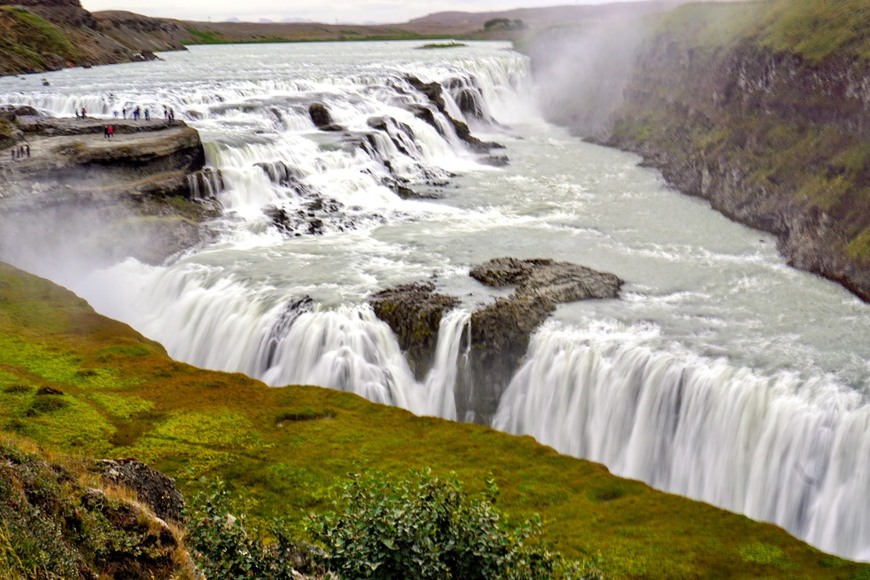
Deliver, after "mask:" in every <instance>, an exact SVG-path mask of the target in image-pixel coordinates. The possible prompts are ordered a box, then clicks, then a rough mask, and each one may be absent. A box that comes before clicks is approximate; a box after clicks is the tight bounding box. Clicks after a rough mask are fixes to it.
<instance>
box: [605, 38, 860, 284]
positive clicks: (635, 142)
mask: <svg viewBox="0 0 870 580" xmlns="http://www.w3.org/2000/svg"><path fill="white" fill-rule="evenodd" d="M868 119H870V66H868V64H867V63H866V62H862V61H859V60H857V59H850V58H845V57H834V58H829V59H826V60H825V61H823V62H819V63H813V62H809V61H806V60H804V59H803V58H801V57H800V56H798V55H794V54H787V53H786V54H782V53H780V54H777V53H775V52H773V51H771V50H769V49H765V48H763V47H758V46H752V45H744V46H739V47H737V48H735V49H732V50H727V51H708V50H702V49H691V48H684V47H681V46H680V45H679V44H677V43H674V42H670V40H669V39H668V37H667V36H660V37H658V38H656V39H655V40H654V41H653V42H651V43H649V44H648V45H646V50H645V52H644V53H643V54H642V55H641V57H640V58H639V60H638V61H637V63H636V67H635V69H634V73H633V76H632V78H631V80H630V82H629V85H628V87H627V89H626V91H625V104H624V105H623V107H622V108H621V109H620V110H619V111H618V112H617V114H616V117H615V119H614V125H613V132H612V133H611V135H610V136H609V137H608V138H607V139H605V142H606V143H607V144H610V145H614V146H617V147H621V148H624V149H629V150H632V151H636V152H638V153H640V154H642V155H643V156H644V158H645V160H646V162H647V163H649V164H651V165H653V166H655V167H658V168H659V169H661V171H662V173H663V174H664V176H665V178H666V179H667V180H668V181H669V182H670V183H672V184H673V185H675V186H676V187H677V188H679V189H680V190H681V191H683V192H685V193H688V194H691V195H697V196H700V197H703V198H705V199H708V200H709V201H710V203H711V205H712V206H713V207H714V208H715V209H717V210H718V211H721V212H722V213H724V214H725V215H727V216H728V217H730V218H732V219H735V220H737V221H740V222H741V223H744V224H747V225H749V226H752V227H756V228H759V229H762V230H766V231H769V232H771V233H773V234H775V235H776V236H777V237H778V238H779V247H780V250H781V251H782V253H783V254H784V255H785V256H786V257H787V259H788V260H789V263H791V264H792V265H794V266H796V267H798V268H801V269H804V270H808V271H810V272H814V273H816V274H820V275H822V276H825V277H827V278H830V279H832V280H836V281H838V282H841V283H842V284H844V285H845V286H847V287H848V288H850V289H851V290H852V291H854V292H855V293H856V294H858V295H859V296H861V297H862V298H863V299H865V300H867V299H870V243H868V242H870V203H868V202H870V164H868V163H870V145H868V143H870V122H868Z"/></svg>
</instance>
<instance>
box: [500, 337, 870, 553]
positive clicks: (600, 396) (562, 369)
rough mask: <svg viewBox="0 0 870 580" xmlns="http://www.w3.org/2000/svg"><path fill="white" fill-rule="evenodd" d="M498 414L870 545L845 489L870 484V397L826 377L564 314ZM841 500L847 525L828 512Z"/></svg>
mask: <svg viewBox="0 0 870 580" xmlns="http://www.w3.org/2000/svg"><path fill="white" fill-rule="evenodd" d="M623 332H624V331H623ZM493 426H494V427H495V428H497V429H501V430H504V431H508V432H511V433H517V434H529V435H532V436H533V437H535V438H536V439H537V440H539V441H541V442H543V443H546V444H548V445H551V446H553V447H554V448H556V449H558V450H560V451H563V452H565V453H569V454H571V455H576V456H578V457H587V458H589V459H592V460H594V461H599V462H601V463H604V464H606V465H607V466H609V467H610V468H611V470H613V472H614V473H616V474H618V475H622V476H625V477H630V478H633V479H641V480H643V481H646V482H649V483H650V484H651V485H653V486H655V487H659V488H662V489H668V490H671V491H673V492H675V493H679V494H682V495H687V496H689V497H693V498H697V499H702V500H704V501H708V502H710V503H714V504H716V505H719V506H722V507H725V508H727V509H730V510H734V511H738V512H742V513H745V514H747V515H749V516H751V517H753V518H756V519H761V520H765V521H771V522H776V523H778V524H780V525H782V526H783V527H785V528H787V529H789V530H791V531H792V532H793V533H795V534H797V535H799V536H801V537H805V538H807V539H809V540H810V541H812V542H814V543H816V544H817V545H819V546H821V547H823V548H826V549H834V548H835V547H837V548H839V549H842V548H843V547H844V546H846V548H847V549H848V550H849V552H850V553H852V554H856V555H857V557H860V558H867V557H868V555H870V554H867V552H866V548H867V546H868V545H870V535H868V534H870V523H868V518H867V515H868V514H867V510H866V509H864V508H863V507H862V506H861V505H860V500H859V502H858V504H853V503H852V502H851V501H845V502H844V501H843V500H844V498H847V497H848V498H852V499H855V498H860V496H861V495H862V493H863V492H862V491H861V490H867V489H870V488H868V485H870V464H868V462H867V458H868V457H870V431H868V427H870V407H868V406H867V405H866V404H865V401H864V398H863V397H862V396H861V395H859V394H858V393H855V392H844V391H842V390H840V389H837V388H836V387H835V386H834V385H832V384H831V382H830V381H827V380H825V379H824V378H820V377H816V378H812V379H802V378H801V377H799V376H795V375H794V374H792V373H785V372H783V373H778V374H774V375H771V376H761V375H758V374H756V373H755V372H753V371H751V370H750V369H747V368H735V367H733V366H732V365H730V364H729V363H728V362H727V361H725V360H721V359H720V360H710V359H703V358H700V357H697V356H694V355H690V354H685V353H672V352H667V351H658V352H654V351H652V350H650V349H649V348H646V347H644V346H639V345H636V344H631V343H630V342H627V341H626V340H625V336H624V334H623V333H620V332H614V333H613V334H609V333H608V332H607V331H606V330H603V329H602V330H601V331H600V332H599V333H598V334H596V333H594V332H590V331H586V332H578V331H577V330H574V329H565V328H560V327H558V325H556V324H552V323H551V324H548V325H547V326H546V327H545V328H543V329H542V330H541V331H540V332H539V333H538V334H537V335H536V336H535V337H534V339H533V341H532V344H531V345H530V350H529V357H528V361H527V362H526V364H525V365H524V366H523V367H522V368H521V369H520V370H519V371H518V372H517V374H516V376H515V377H514V379H513V380H512V382H511V385H510V387H509V388H508V390H507V392H506V393H505V395H504V397H503V398H502V401H501V405H500V408H499V411H498V413H497V415H496V417H495V419H494V421H493ZM832 510H834V512H835V513H834V514H833V515H834V518H833V519H834V520H835V521H837V522H838V525H837V526H836V527H832V526H830V525H829V524H827V523H826V522H829V521H830V519H831V517H832V513H831V511H832ZM862 550H864V551H862Z"/></svg>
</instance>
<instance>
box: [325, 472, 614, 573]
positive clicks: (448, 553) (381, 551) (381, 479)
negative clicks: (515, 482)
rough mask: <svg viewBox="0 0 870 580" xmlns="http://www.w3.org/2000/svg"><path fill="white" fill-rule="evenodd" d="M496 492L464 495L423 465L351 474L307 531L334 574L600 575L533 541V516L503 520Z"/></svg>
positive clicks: (490, 487) (536, 531)
mask: <svg viewBox="0 0 870 580" xmlns="http://www.w3.org/2000/svg"><path fill="white" fill-rule="evenodd" d="M497 497H498V486H497V485H496V483H495V482H494V481H493V480H487V482H486V489H485V490H484V491H482V492H480V493H479V494H477V495H469V494H468V493H466V492H465V490H464V489H463V487H462V485H461V484H460V483H459V482H458V481H456V480H455V479H449V480H448V479H443V480H442V479H439V478H437V477H433V476H432V474H431V472H430V471H428V470H423V471H417V472H411V473H410V474H409V475H408V476H407V477H405V478H403V479H401V480H400V481H393V480H392V478H391V477H390V476H388V475H385V474H378V473H367V474H356V475H354V476H353V477H352V478H351V479H350V480H349V481H348V482H346V483H344V484H343V486H342V488H341V493H340V495H339V496H338V497H337V498H336V500H335V502H334V505H335V507H337V508H338V510H339V511H338V512H337V513H333V512H329V513H326V514H325V515H322V516H319V517H316V518H314V519H313V521H312V522H311V524H310V530H311V532H312V535H313V537H314V539H315V540H316V541H318V542H320V543H321V544H322V545H323V546H324V547H325V550H326V551H325V554H324V555H323V560H324V562H325V564H326V567H327V568H328V569H329V570H331V571H332V572H335V573H336V574H338V575H339V577H342V578H384V579H387V578H412V577H413V578H467V579H469V580H474V579H481V580H483V579H485V578H516V579H520V578H529V579H532V578H557V577H563V576H566V575H567V576H570V577H572V578H577V579H580V578H590V579H591V578H599V577H600V575H599V574H598V573H597V571H596V570H595V569H594V568H593V567H591V566H583V567H581V565H580V564H579V563H568V562H565V561H564V560H562V558H561V557H559V556H558V555H556V554H554V553H552V552H550V551H548V550H547V549H546V548H545V547H543V546H541V545H540V544H539V536H540V533H541V522H540V518H538V517H537V516H535V517H534V518H533V519H529V520H525V521H524V522H521V523H519V524H518V525H511V524H510V523H509V521H508V519H507V518H506V517H505V516H504V514H502V513H500V512H499V511H498V510H497V509H496V508H495V506H494V504H495V500H496V498H497ZM581 568H582V570H581Z"/></svg>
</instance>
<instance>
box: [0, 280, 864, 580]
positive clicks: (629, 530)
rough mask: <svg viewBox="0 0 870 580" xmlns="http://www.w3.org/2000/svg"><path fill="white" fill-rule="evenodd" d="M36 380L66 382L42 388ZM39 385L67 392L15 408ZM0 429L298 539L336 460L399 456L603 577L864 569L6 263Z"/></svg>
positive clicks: (323, 502)
mask: <svg viewBox="0 0 870 580" xmlns="http://www.w3.org/2000/svg"><path fill="white" fill-rule="evenodd" d="M46 387H48V388H51V389H53V390H54V391H59V392H61V393H63V394H53V395H49V394H43V395H40V394H38V393H39V392H40V390H41V389H44V388H46ZM40 397H42V398H46V397H47V398H50V397H54V398H57V399H62V400H63V401H64V402H65V404H64V406H63V408H57V409H44V410H43V412H40V413H38V414H36V415H33V416H28V411H30V410H31V409H32V408H33V407H34V403H35V401H36V400H37V399H38V398H40ZM40 405H42V403H40V404H38V405H37V407H39V406H40ZM0 432H6V433H10V432H11V433H15V434H17V435H18V436H23V437H27V438H29V439H31V440H33V441H34V442H36V443H37V444H39V445H40V446H43V447H44V448H45V449H47V450H50V451H52V452H60V453H64V454H70V455H73V456H82V457H83V458H94V457H136V458H137V459H139V460H141V461H144V462H146V463H148V464H149V465H151V466H152V467H154V468H156V469H160V470H161V471H163V472H164V473H166V474H167V475H170V476H171V477H174V478H176V480H177V483H178V485H179V487H180V489H181V491H182V492H183V493H185V495H186V496H188V497H192V496H193V495H194V493H195V491H196V490H197V489H199V488H200V484H199V480H200V478H201V477H206V478H207V479H209V480H216V479H220V480H223V481H225V482H226V489H227V491H228V492H229V493H230V494H231V497H237V496H242V497H243V498H244V500H245V502H244V505H241V506H238V507H239V508H244V509H238V510H237V511H236V512H235V513H240V512H244V513H246V514H248V518H249V520H248V521H249V525H251V526H253V527H257V528H258V529H260V530H262V531H263V533H265V535H266V536H267V537H268V536H270V535H271V534H272V533H273V532H272V531H271V530H270V529H269V527H268V524H267V522H270V521H271V519H272V517H273V516H278V517H280V518H281V519H283V520H284V522H285V524H286V530H287V532H288V534H289V533H292V534H293V536H294V537H296V538H300V539H302V540H303V541H311V540H312V537H311V534H310V533H309V532H308V528H307V525H306V522H307V521H309V516H310V515H311V514H323V513H326V512H330V511H332V512H336V508H335V507H334V506H333V503H332V501H333V499H334V498H335V496H334V494H333V492H332V491H331V490H332V487H333V484H334V482H335V481H336V480H337V479H339V478H343V477H345V476H346V474H348V473H357V472H360V471H361V470H366V469H368V470H373V471H377V472H378V473H383V474H384V478H385V479H387V480H390V481H401V478H402V477H404V475H405V474H407V472H408V470H409V469H423V468H428V469H431V474H432V477H433V478H438V479H440V480H442V481H447V482H452V481H453V480H459V481H464V482H466V485H467V486H468V487H467V490H468V494H469V496H470V497H471V498H475V497H477V498H479V497H480V495H479V494H480V493H481V492H484V491H485V490H486V486H485V485H483V484H482V483H481V482H483V481H484V480H485V479H486V478H487V477H489V478H491V479H492V480H494V481H495V482H496V483H497V484H498V487H499V489H500V490H501V493H500V496H499V506H500V509H501V510H502V512H501V513H503V514H506V517H509V518H510V521H515V522H524V521H526V520H528V519H530V518H532V516H533V514H535V513H538V514H540V516H541V525H540V539H541V541H544V542H546V543H547V544H548V545H549V546H551V547H552V550H556V551H559V552H561V553H562V554H563V555H564V556H565V557H566V558H569V559H580V560H588V559H590V558H596V557H597V556H598V554H601V556H602V561H601V564H600V566H601V568H602V570H603V572H604V574H605V575H607V576H612V577H632V576H638V577H639V576H647V577H692V576H704V575H708V573H709V572H710V571H715V573H716V574H718V575H721V576H725V577H732V578H739V577H746V578H764V577H770V578H776V577H786V576H788V574H787V573H785V572H783V570H784V568H783V566H787V567H788V570H800V571H802V572H804V571H805V572H806V574H807V575H808V576H813V577H816V578H853V577H855V575H856V574H858V573H859V572H861V571H862V570H866V569H867V567H866V566H861V565H858V564H854V563H849V562H845V561H843V560H840V559H838V558H834V557H831V556H827V555H825V554H822V553H821V552H819V551H817V550H815V549H813V548H811V547H808V546H807V545H806V544H804V543H802V542H800V541H798V540H796V539H794V538H792V537H790V536H788V535H787V534H786V533H785V532H783V531H782V530H781V529H779V528H776V527H774V526H771V525H768V524H762V523H757V522H753V521H751V520H749V519H748V518H745V517H743V516H739V515H734V514H729V513H727V512H724V511H722V510H719V509H716V508H714V507H711V506H709V505H705V504H701V503H698V502H694V501H691V500H688V499H685V498H680V497H676V496H673V495H669V494H665V493H661V492H658V491H655V490H652V489H650V488H649V487H648V486H646V485H644V484H642V483H640V482H636V481H629V480H621V479H618V478H615V477H613V476H612V475H610V474H609V473H608V472H607V470H606V469H604V468H603V467H601V466H600V465H595V464H592V463H589V462H585V461H581V460H576V459H572V458H569V457H565V456H562V455H559V454H557V453H556V452H554V451H553V450H552V449H549V448H546V447H544V446H542V445H539V444H537V443H536V442H534V441H533V440H532V439H530V438H528V437H512V436H509V435H506V434H503V433H498V432H496V431H493V430H492V429H488V428H485V427H481V426H478V425H461V424H455V423H450V422H447V421H442V420H439V419H434V418H425V417H414V416H412V415H411V414H409V413H407V412H405V411H403V410H401V409H396V408H391V407H383V406H379V405H374V404H372V403H369V402H368V401H365V400H363V399H361V398H359V397H357V396H354V395H350V394H347V393H341V392H337V391H331V390H327V389H321V388H317V387H304V386H293V387H286V388H269V387H266V386H265V385H263V384H262V383H259V382H257V381H254V380H251V379H248V378H246V377H244V376H242V375H238V374H226V373H217V372H211V371H206V370H200V369H195V368H193V367H190V366H188V365H185V364H181V363H178V362H174V361H172V360H170V359H169V358H168V357H167V356H166V353H165V351H164V350H163V348H162V347H161V346H160V345H158V344H156V343H154V342H151V341H149V340H147V339H145V338H143V337H142V336H140V335H139V334H137V333H136V332H134V331H133V330H132V329H130V328H129V327H128V326H126V325H124V324H120V323H118V322H114V321H111V320H108V319H106V318H103V317H101V316H99V315H97V314H95V313H94V312H93V311H92V310H91V309H90V307H89V306H88V305H87V303H85V302H84V301H83V300H81V299H79V298H76V297H75V296H73V295H72V294H70V293H69V292H67V291H65V290H63V289H61V288H58V287H57V286H55V285H53V284H51V283H49V282H47V281H45V280H41V279H39V278H35V277H33V276H29V275H26V274H24V273H22V272H20V271H17V270H15V269H14V268H11V267H9V266H5V265H0ZM453 473H455V476H454V475H453ZM336 513H341V511H340V510H339V511H338V512H336ZM0 527H2V526H0ZM535 537H537V536H535ZM272 539H273V540H274V537H273V538H272ZM530 539H531V538H530ZM755 543H760V544H762V545H765V546H772V547H775V548H776V549H778V550H780V551H781V558H780V559H779V560H777V561H776V562H775V563H764V562H761V563H758V562H754V561H747V557H746V556H745V554H741V549H743V550H744V552H745V546H746V545H747V544H752V545H754V544H755ZM531 545H532V546H535V544H534V542H533V543H532V544H531ZM750 559H751V558H750ZM756 559H759V558H756Z"/></svg>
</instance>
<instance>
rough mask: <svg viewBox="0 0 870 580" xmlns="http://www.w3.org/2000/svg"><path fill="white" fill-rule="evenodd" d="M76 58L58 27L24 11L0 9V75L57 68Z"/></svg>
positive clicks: (64, 33) (76, 51)
mask: <svg viewBox="0 0 870 580" xmlns="http://www.w3.org/2000/svg"><path fill="white" fill-rule="evenodd" d="M79 56H80V54H79V52H78V50H77V49H76V48H75V46H74V45H73V43H72V42H71V41H70V39H69V36H68V35H67V33H66V32H65V31H64V30H63V29H61V28H60V27H58V26H56V25H54V24H52V23H51V22H49V21H48V20H46V19H45V18H42V17H41V16H38V15H37V14H35V13H34V12H31V11H29V10H27V9H26V8H21V7H18V6H0V74H11V73H14V72H18V71H21V70H48V69H51V68H60V67H62V66H64V65H65V64H66V62H67V61H72V60H75V59H77V58H78V57H79Z"/></svg>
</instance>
